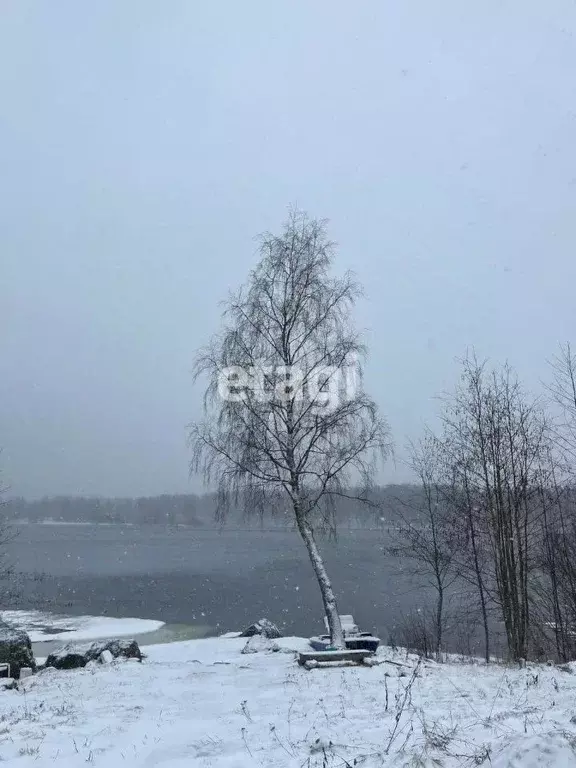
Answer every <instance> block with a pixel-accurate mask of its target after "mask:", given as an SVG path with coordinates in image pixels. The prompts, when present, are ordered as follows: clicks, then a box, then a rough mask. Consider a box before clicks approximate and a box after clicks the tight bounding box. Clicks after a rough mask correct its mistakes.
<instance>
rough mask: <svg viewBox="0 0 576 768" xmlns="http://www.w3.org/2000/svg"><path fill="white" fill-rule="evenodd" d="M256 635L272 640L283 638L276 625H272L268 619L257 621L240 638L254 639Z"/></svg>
mask: <svg viewBox="0 0 576 768" xmlns="http://www.w3.org/2000/svg"><path fill="white" fill-rule="evenodd" d="M254 635H262V636H263V637H267V638H269V639H270V640H275V639H276V638H278V637H282V634H281V632H280V630H279V629H278V627H277V626H276V624H272V622H271V621H268V619H260V621H257V622H256V623H255V624H250V626H249V627H248V628H247V629H245V630H244V632H242V634H241V635H240V637H254Z"/></svg>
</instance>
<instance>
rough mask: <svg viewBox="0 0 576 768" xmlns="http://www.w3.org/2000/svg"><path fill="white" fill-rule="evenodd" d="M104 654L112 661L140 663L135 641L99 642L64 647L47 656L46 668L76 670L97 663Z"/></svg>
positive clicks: (140, 655) (140, 657) (138, 650)
mask: <svg viewBox="0 0 576 768" xmlns="http://www.w3.org/2000/svg"><path fill="white" fill-rule="evenodd" d="M105 652H108V653H109V654H110V656H111V657H112V658H113V659H118V658H123V659H136V660H137V661H142V652H141V650H140V647H139V646H138V643H137V642H136V640H101V641H100V640H99V641H97V642H94V643H90V644H84V645H73V644H70V645H65V646H64V648H61V649H60V650H59V651H56V652H55V653H51V654H50V655H49V656H48V658H47V659H46V666H47V667H55V668H56V669H78V668H80V667H85V666H86V664H88V662H90V661H99V660H100V657H101V656H102V654H103V653H105ZM105 663H107V662H105Z"/></svg>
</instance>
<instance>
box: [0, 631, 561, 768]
mask: <svg viewBox="0 0 576 768" xmlns="http://www.w3.org/2000/svg"><path fill="white" fill-rule="evenodd" d="M244 644H245V640H241V639H239V638H218V639H207V640H193V641H187V642H183V643H174V644H168V645H157V646H149V647H147V648H146V653H147V654H148V658H147V659H146V660H145V661H144V662H143V663H142V664H139V663H137V662H126V661H125V662H115V663H114V664H112V665H110V666H106V665H99V664H96V663H92V666H90V667H87V668H85V669H82V670H75V671H56V670H46V671H42V672H40V673H39V674H37V675H36V676H35V677H33V678H29V679H27V680H25V681H23V682H22V683H21V686H20V690H14V691H11V690H6V691H2V692H0V758H1V759H2V761H3V765H6V766H12V765H14V766H19V768H27V767H28V766H30V768H32V766H34V768H43V766H50V767H51V768H53V766H58V765H62V766H70V767H73V766H85V765H86V764H87V763H88V764H92V765H96V766H102V768H116V767H117V766H118V767H119V766H123V767H125V766H141V767H142V768H155V767H156V766H158V767H162V768H190V767H191V766H192V767H195V766H198V768H253V767H258V766H260V767H261V768H265V767H270V768H272V767H274V768H348V767H350V766H365V767H366V768H371V767H372V766H411V767H414V766H420V767H422V766H430V767H432V766H459V767H460V766H473V765H485V766H493V767H494V768H566V767H567V766H576V753H575V751H574V746H575V745H576V725H575V724H574V723H573V722H572V718H573V715H574V713H575V711H576V665H575V666H574V667H572V668H570V667H569V668H568V669H566V670H562V669H558V668H555V667H546V666H530V665H528V667H527V668H526V669H518V668H512V667H504V666H494V667H492V668H486V667H484V666H483V665H480V664H478V665H472V664H458V663H450V664H445V665H437V664H434V663H431V662H424V663H422V664H420V665H419V666H418V660H417V659H416V657H414V656H408V657H407V656H406V654H402V653H401V652H399V651H392V650H391V649H388V648H384V649H382V650H381V652H380V653H379V657H380V658H382V659H388V660H389V661H392V662H396V663H397V664H404V665H406V666H396V665H394V664H389V663H383V664H381V665H379V666H376V667H372V668H364V667H354V668H332V669H314V670H311V671H306V670H304V669H302V668H300V667H298V666H297V664H296V661H295V655H294V653H293V651H294V650H297V649H304V648H306V647H307V643H306V641H304V640H300V639H298V638H284V639H283V640H281V641H279V644H280V645H281V647H282V651H285V652H282V651H280V652H275V653H271V652H267V653H256V654H251V655H243V654H241V652H240V651H241V649H242V648H243V646H244ZM417 667H418V668H417ZM575 722H576V720H575Z"/></svg>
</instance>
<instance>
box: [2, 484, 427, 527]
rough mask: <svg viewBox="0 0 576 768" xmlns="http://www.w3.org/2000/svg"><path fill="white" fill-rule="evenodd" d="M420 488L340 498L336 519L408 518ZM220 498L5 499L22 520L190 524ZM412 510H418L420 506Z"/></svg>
mask: <svg viewBox="0 0 576 768" xmlns="http://www.w3.org/2000/svg"><path fill="white" fill-rule="evenodd" d="M415 493H416V494H418V493H419V489H418V487H417V486H410V485H389V486H385V487H376V488H374V489H372V491H371V500H372V502H373V505H370V506H367V505H366V504H365V503H364V504H363V503H361V502H359V501H357V500H355V499H350V500H349V499H341V500H338V501H337V502H336V505H335V509H334V511H333V514H334V518H335V519H334V522H336V523H337V524H338V525H339V526H340V527H342V528H347V527H351V528H363V527H365V528H373V527H386V526H390V525H392V526H394V525H397V524H398V523H399V521H400V520H402V519H404V517H405V515H406V504H407V502H408V500H413V498H414V494H415ZM216 508H217V498H216V495H215V494H210V493H206V494H164V495H162V496H149V497H140V498H100V497H96V498H95V497H86V496H52V497H46V498H42V499H37V500H27V499H24V498H12V499H8V500H7V501H6V505H5V509H4V516H5V518H6V519H10V520H12V521H13V522H15V523H16V524H17V523H18V522H26V521H27V522H31V523H34V522H43V521H55V522H62V523H108V524H119V525H128V524H132V525H164V526H177V525H186V526H194V527H198V528H214V527H215V526H217V525H219V523H218V521H217V520H216ZM414 514H418V512H417V510H416V511H415V512H414ZM245 522H246V521H245V515H244V510H243V505H242V504H241V503H237V504H236V505H232V509H231V511H230V517H229V518H228V520H227V527H230V526H233V525H234V523H237V524H238V525H245ZM250 523H251V524H252V525H255V526H257V525H260V524H262V525H263V526H265V527H268V528H270V527H273V528H285V527H291V526H292V525H293V521H292V519H291V518H290V517H288V516H287V515H286V514H285V513H284V510H283V509H282V508H281V505H280V506H279V505H275V507H274V509H270V510H269V511H268V513H265V514H262V515H261V516H260V517H259V518H258V517H257V518H251V520H250Z"/></svg>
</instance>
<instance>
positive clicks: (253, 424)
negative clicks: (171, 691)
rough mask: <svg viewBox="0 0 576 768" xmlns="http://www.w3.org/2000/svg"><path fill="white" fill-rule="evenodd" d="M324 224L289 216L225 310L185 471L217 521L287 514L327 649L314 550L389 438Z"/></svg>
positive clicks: (326, 586) (353, 294)
mask: <svg viewBox="0 0 576 768" xmlns="http://www.w3.org/2000/svg"><path fill="white" fill-rule="evenodd" d="M333 256H334V246H333V243H332V242H330V240H329V239H328V236H327V232H326V224H325V222H324V221H318V220H315V219H311V218H309V217H308V216H307V215H306V214H305V213H303V212H300V211H297V210H293V211H291V213H290V215H289V218H288V221H287V222H286V224H285V227H284V231H283V232H282V233H281V234H280V235H274V234H269V233H268V234H265V235H263V236H262V237H261V242H260V261H259V263H258V265H257V266H256V267H255V269H253V271H252V272H251V274H250V277H249V280H248V282H247V284H246V285H245V286H244V287H243V288H241V289H240V290H239V291H238V292H237V293H234V294H232V295H231V296H230V297H229V299H228V301H227V302H226V305H225V312H224V316H223V319H224V323H225V325H224V329H223V330H222V332H221V333H220V334H219V335H218V336H216V337H215V338H214V339H213V340H212V342H211V344H210V345H209V346H208V347H207V348H206V349H205V350H203V351H202V352H201V353H200V354H199V355H198V357H197V360H196V367H195V374H196V376H197V377H198V376H199V377H207V390H206V396H205V418H204V420H203V421H201V422H198V423H195V424H193V425H191V430H190V440H191V445H192V450H193V453H192V462H191V469H192V470H193V471H201V472H202V473H203V474H204V477H205V480H206V482H207V483H209V484H210V483H211V482H212V481H215V482H217V484H218V489H219V510H220V512H221V513H225V512H226V509H227V507H228V505H229V503H230V501H231V500H232V499H235V500H236V501H239V502H240V503H242V504H243V505H244V506H245V508H246V510H247V511H253V510H265V509H266V508H270V507H271V506H273V505H276V506H278V505H282V504H283V503H284V504H286V505H287V507H288V509H289V510H290V511H291V514H292V515H293V518H294V521H295V524H296V527H297V529H298V531H299V533H300V535H301V536H302V539H303V541H304V544H305V545H306V548H307V551H308V555H309V557H310V561H311V563H312V567H313V569H314V573H315V575H316V578H317V580H318V584H319V587H320V591H321V594H322V600H323V604H324V609H325V612H326V617H327V620H328V624H329V629H330V636H331V642H332V644H333V646H334V647H343V646H344V639H343V634H342V628H341V625H340V620H339V616H338V609H337V605H336V598H335V595H334V591H333V589H332V584H331V581H330V579H329V577H328V573H327V571H326V567H325V565H324V562H323V559H322V556H321V554H320V550H319V548H318V544H317V531H318V527H319V526H322V525H326V524H331V521H333V516H332V512H333V502H334V499H335V497H337V496H345V497H346V496H349V497H350V498H352V497H358V496H359V497H361V498H362V497H363V496H364V491H363V490H360V491H359V492H356V491H351V490H350V488H351V487H352V484H354V487H355V488H357V487H360V488H361V489H365V490H367V488H368V487H369V486H370V484H371V481H372V477H373V473H374V470H375V467H376V462H377V460H378V458H379V457H382V456H385V455H386V452H387V450H388V447H389V436H388V429H387V426H386V424H385V422H384V421H383V420H382V419H381V418H380V417H379V415H378V410H377V407H376V404H375V403H374V401H373V400H372V399H371V398H370V397H368V396H367V395H366V394H365V393H364V392H363V390H362V360H363V359H364V356H365V352H366V350H365V347H364V345H363V344H362V342H361V340H360V337H359V335H358V334H357V333H356V332H355V330H354V328H353V325H352V322H351V310H352V308H353V305H354V303H355V301H356V299H357V298H358V296H359V294H360V288H359V286H358V285H357V283H356V282H355V281H354V280H353V278H352V276H351V275H350V274H349V273H346V274H345V275H344V276H343V277H341V278H337V277H332V276H331V275H330V268H331V266H332V261H333Z"/></svg>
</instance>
